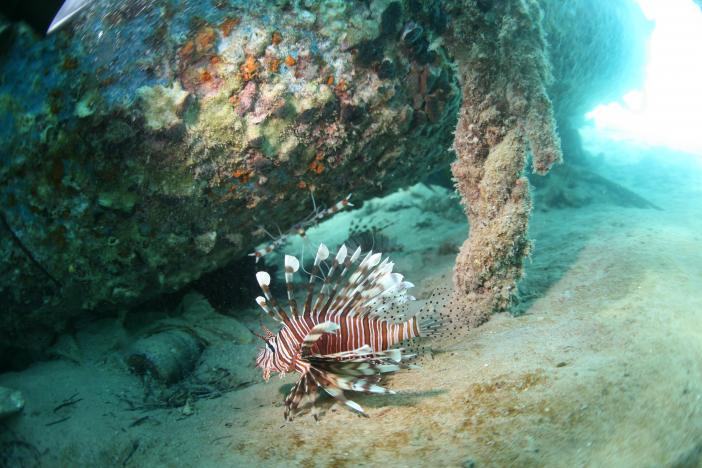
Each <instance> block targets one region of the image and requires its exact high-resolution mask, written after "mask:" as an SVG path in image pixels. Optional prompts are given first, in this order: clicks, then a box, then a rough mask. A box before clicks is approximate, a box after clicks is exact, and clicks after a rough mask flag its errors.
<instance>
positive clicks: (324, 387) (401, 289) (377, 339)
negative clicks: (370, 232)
mask: <svg viewBox="0 0 702 468" xmlns="http://www.w3.org/2000/svg"><path fill="white" fill-rule="evenodd" d="M347 254H348V252H347V249H346V246H345V245H342V246H341V247H340V248H339V251H338V252H337V254H336V256H335V257H334V258H333V260H332V262H331V266H329V267H328V268H326V271H322V268H323V262H324V261H325V260H327V259H328V258H329V250H328V248H327V247H326V246H325V245H324V244H320V246H319V248H318V250H317V255H316V256H315V260H314V266H313V268H312V271H311V272H310V274H309V281H308V282H307V287H306V289H307V294H306V297H305V300H304V303H303V307H302V310H298V305H297V301H296V300H295V293H294V286H293V275H294V274H295V273H296V272H297V271H298V269H299V268H300V262H299V260H298V259H297V258H295V257H293V256H290V255H286V256H285V282H286V285H287V292H288V304H289V309H290V311H289V313H288V312H286V311H285V310H283V309H282V307H281V306H280V305H279V304H278V302H277V301H276V300H275V299H274V298H273V297H272V295H271V291H270V280H271V278H270V275H269V274H268V273H266V272H264V271H259V272H258V273H256V278H257V280H258V283H259V285H260V286H261V289H262V290H263V294H264V296H265V297H261V296H259V297H257V298H256V302H257V303H258V304H259V306H260V307H261V308H262V309H263V310H264V312H266V314H268V315H269V316H271V317H272V318H273V319H274V320H276V321H278V322H280V323H281V324H282V325H283V330H281V331H280V332H279V334H278V338H276V342H277V343H278V353H279V354H284V355H286V356H292V357H293V358H292V359H293V361H294V362H295V368H296V369H297V371H298V372H300V374H301V376H300V379H299V380H298V381H297V383H296V384H295V385H294V386H293V388H292V390H291V391H290V393H289V394H288V396H287V397H286V398H285V418H286V419H293V417H294V416H295V415H296V414H298V413H299V412H301V411H302V409H304V408H306V407H308V406H310V407H311V408H312V409H313V410H315V409H316V408H317V405H316V403H317V401H318V400H319V398H320V396H321V395H322V394H323V393H326V394H328V395H330V396H332V397H333V398H334V399H336V400H337V401H338V402H340V403H343V404H344V405H345V406H347V407H349V408H350V409H352V410H354V411H356V412H358V413H360V414H362V415H364V416H366V414H365V412H364V411H363V408H362V407H361V406H360V405H359V404H358V403H356V402H354V401H352V400H350V399H347V398H346V396H345V394H344V392H346V391H352V392H362V393H367V394H371V393H376V394H383V393H394V392H393V391H392V390H389V389H387V388H385V387H382V386H381V385H379V383H380V380H381V378H382V377H383V376H384V375H386V374H390V373H393V372H396V371H398V370H400V369H402V368H406V367H408V366H407V365H406V364H404V363H402V361H403V360H407V359H409V358H411V357H414V355H412V354H405V353H403V349H402V348H398V347H397V346H399V345H400V344H401V343H402V342H404V341H406V340H411V339H414V338H419V337H426V336H432V335H435V334H437V332H438V330H439V329H440V325H442V323H443V319H444V316H443V315H442V314H441V313H438V312H437V311H436V310H435V309H434V308H432V309H431V311H425V310H422V311H420V312H419V313H418V314H417V315H415V316H411V317H407V316H405V315H404V314H405V313H406V312H405V308H403V307H401V306H402V305H403V304H405V303H406V302H408V301H412V300H414V297H412V296H411V295H409V294H407V290H408V289H409V288H411V287H412V286H413V284H412V283H410V282H407V281H404V277H403V276H402V275H401V274H399V273H394V272H393V271H392V269H393V265H394V264H393V263H392V262H390V261H389V259H388V258H385V259H384V260H382V261H381V257H382V254H381V253H373V252H368V253H367V254H366V255H365V257H364V258H363V259H362V260H361V261H360V263H358V260H359V258H360V256H361V248H360V247H358V248H357V249H356V251H355V252H354V253H353V254H352V255H350V256H349V255H347ZM320 276H322V277H323V283H322V285H321V288H319V292H318V293H317V294H315V281H316V279H317V278H319V277H320ZM281 347H283V348H282V349H281ZM277 359H278V361H275V360H274V361H272V362H275V363H276V366H277V367H275V366H274V367H273V368H271V367H270V366H263V365H262V366H260V367H263V378H264V379H265V380H266V381H267V380H268V377H270V372H271V370H278V367H281V366H282V364H279V361H280V356H277ZM261 364H263V361H261ZM283 364H290V363H283ZM281 369H282V367H281ZM313 414H314V415H315V418H316V417H317V416H316V413H313Z"/></svg>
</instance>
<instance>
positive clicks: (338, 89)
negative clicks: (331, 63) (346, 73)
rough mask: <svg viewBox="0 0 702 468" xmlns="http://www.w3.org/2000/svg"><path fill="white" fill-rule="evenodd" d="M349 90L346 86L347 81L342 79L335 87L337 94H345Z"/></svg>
mask: <svg viewBox="0 0 702 468" xmlns="http://www.w3.org/2000/svg"><path fill="white" fill-rule="evenodd" d="M347 89H348V85H347V84H346V80H344V79H341V80H339V83H338V84H337V85H336V86H335V87H334V91H336V92H337V93H343V92H344V91H346V90H347Z"/></svg>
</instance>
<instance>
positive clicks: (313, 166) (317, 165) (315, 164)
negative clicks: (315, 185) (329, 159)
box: [309, 161, 324, 174]
mask: <svg viewBox="0 0 702 468" xmlns="http://www.w3.org/2000/svg"><path fill="white" fill-rule="evenodd" d="M309 168H310V170H312V171H314V172H316V173H317V174H321V173H322V172H324V164H322V163H321V162H319V161H312V162H311V163H310V166H309Z"/></svg>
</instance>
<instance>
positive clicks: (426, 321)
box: [414, 289, 453, 338]
mask: <svg viewBox="0 0 702 468" xmlns="http://www.w3.org/2000/svg"><path fill="white" fill-rule="evenodd" d="M449 294H451V293H450V291H447V290H443V289H438V290H436V291H434V292H433V293H432V294H431V296H429V299H427V301H426V302H425V304H424V305H423V306H422V308H421V309H420V310H419V312H417V314H416V315H415V317H414V319H415V320H416V321H417V325H418V328H419V336H420V337H421V338H443V337H445V336H447V335H450V334H451V330H452V325H453V320H452V319H451V315H450V313H449V308H448V307H447V304H446V300H447V297H448V296H447V295H449Z"/></svg>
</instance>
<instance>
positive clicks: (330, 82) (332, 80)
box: [327, 75, 334, 86]
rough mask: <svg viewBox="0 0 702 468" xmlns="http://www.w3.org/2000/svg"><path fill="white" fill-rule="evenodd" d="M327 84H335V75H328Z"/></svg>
mask: <svg viewBox="0 0 702 468" xmlns="http://www.w3.org/2000/svg"><path fill="white" fill-rule="evenodd" d="M327 85H328V86H333V85H334V75H329V76H328V77H327Z"/></svg>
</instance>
